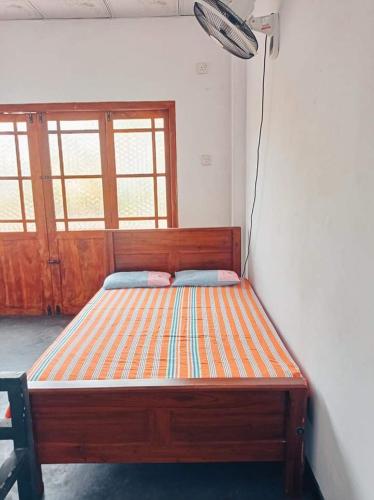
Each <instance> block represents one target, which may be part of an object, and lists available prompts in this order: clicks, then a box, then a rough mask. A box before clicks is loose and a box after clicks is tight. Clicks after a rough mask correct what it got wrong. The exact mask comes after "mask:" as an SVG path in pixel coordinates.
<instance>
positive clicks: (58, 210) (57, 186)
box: [52, 179, 64, 219]
mask: <svg viewBox="0 0 374 500" xmlns="http://www.w3.org/2000/svg"><path fill="white" fill-rule="evenodd" d="M52 182H53V198H54V200H55V217H56V219H63V218H64V205H63V201H62V187H61V181H60V180H57V179H53V181H52Z"/></svg>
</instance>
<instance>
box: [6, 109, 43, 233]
mask: <svg viewBox="0 0 374 500" xmlns="http://www.w3.org/2000/svg"><path fill="white" fill-rule="evenodd" d="M30 120H33V117H30V115H29V114H25V113H22V114H7V115H3V114H0V122H1V123H3V122H10V123H13V130H11V131H0V136H11V137H14V146H15V154H16V167H17V173H16V175H14V176H2V175H1V173H0V182H1V181H16V182H17V183H18V189H19V196H20V198H19V201H20V209H21V218H20V219H3V218H1V214H0V223H14V224H20V225H22V231H9V233H11V234H22V233H35V232H36V231H37V228H36V224H37V215H36V207H35V192H34V191H35V188H34V183H33V171H32V166H31V163H32V159H31V152H30V150H31V148H30V137H29V123H30ZM19 122H22V123H25V124H26V130H25V131H20V130H18V129H17V123H19ZM20 136H22V137H26V139H27V143H28V155H29V163H30V174H29V175H24V174H23V173H22V167H21V153H20V145H19V137H20ZM24 181H29V182H31V190H32V200H33V210H34V217H33V218H32V219H31V218H29V217H27V215H26V208H25V195H24V187H23V182H24ZM28 224H34V226H35V229H32V230H30V229H29V228H28ZM4 233H7V231H1V234H4Z"/></svg>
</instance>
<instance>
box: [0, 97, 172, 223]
mask: <svg viewBox="0 0 374 500" xmlns="http://www.w3.org/2000/svg"><path fill="white" fill-rule="evenodd" d="M79 112H82V113H84V112H85V113H87V114H88V113H89V112H92V114H93V115H94V114H95V112H96V113H97V112H100V113H101V114H102V113H103V112H106V116H107V117H110V116H111V114H116V115H119V114H124V115H126V118H130V117H131V115H132V114H133V116H134V117H135V116H136V117H139V113H144V114H147V117H150V118H152V125H154V118H155V117H159V116H162V117H164V119H165V121H166V123H165V153H166V154H165V156H166V165H165V178H166V179H168V182H166V186H167V204H168V205H167V218H166V217H161V218H159V217H158V213H157V201H156V200H157V198H155V209H156V210H155V216H154V217H149V218H147V217H141V218H133V217H126V218H123V217H120V218H119V217H118V207H117V193H116V192H112V191H113V185H114V184H115V183H116V180H117V177H118V175H117V174H116V173H115V162H114V157H113V155H114V148H113V144H108V142H110V141H113V140H114V136H113V133H112V134H107V133H105V134H102V133H100V138H101V142H102V143H101V155H102V175H101V177H102V182H103V191H104V192H105V193H106V195H104V199H103V201H104V215H105V224H106V227H107V228H108V227H110V228H118V224H119V219H120V220H137V219H141V220H147V219H148V220H151V219H152V220H155V224H156V227H157V226H158V222H157V221H158V220H159V219H165V220H167V223H168V224H167V225H168V227H178V201H177V158H176V116H175V102H174V101H136V102H90V103H74V102H73V103H35V104H0V117H2V116H6V115H7V114H11V115H12V117H14V115H15V114H16V113H25V114H27V113H33V114H34V113H35V114H37V115H38V116H39V121H40V122H42V121H43V119H44V120H45V121H46V120H52V119H53V114H54V113H55V114H56V116H57V114H64V115H65V116H66V117H68V116H69V114H70V116H71V117H73V116H75V118H76V117H77V114H79ZM60 119H61V118H60ZM86 119H87V118H86ZM96 119H97V118H96ZM106 125H107V126H108V124H106ZM44 126H45V133H46V134H45V135H46V137H45V139H48V131H47V129H46V123H45V124H44ZM101 126H102V124H100V123H99V127H101ZM138 130H139V129H138ZM150 130H152V149H153V156H154V155H155V148H154V134H155V128H154V127H152V129H150ZM110 136H111V137H110ZM103 137H104V140H105V142H106V143H103V140H102V138H103ZM42 150H44V158H45V160H46V159H47V157H48V162H47V163H48V164H49V154H48V155H47V154H45V152H46V151H48V145H46V144H44V146H43V145H42ZM42 154H43V153H42ZM155 169H156V166H155V158H154V172H153V176H154V179H155V180H154V189H157V175H158V174H157V172H155ZM47 170H48V171H47V172H46V174H47V175H49V176H50V175H51V171H50V166H49V168H48V169H47ZM113 176H115V179H113ZM141 176H142V175H141V174H139V177H141ZM147 176H148V174H147ZM82 177H84V176H82ZM120 177H125V175H120ZM129 177H132V178H134V177H137V175H132V174H131V175H129ZM114 180H115V182H113V181H114ZM49 205H51V204H50V203H49ZM49 208H52V206H49ZM65 208H66V207H65ZM50 213H51V212H50ZM52 214H53V218H54V207H53V212H52ZM65 215H66V214H65ZM108 219H109V220H108ZM69 220H73V219H69ZM92 220H93V219H92ZM48 225H49V224H48ZM65 225H66V221H65ZM49 227H50V229H52V228H51V226H49Z"/></svg>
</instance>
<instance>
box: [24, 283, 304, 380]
mask: <svg viewBox="0 0 374 500" xmlns="http://www.w3.org/2000/svg"><path fill="white" fill-rule="evenodd" d="M220 377H223V378H228V377H239V378H243V377H301V373H300V370H299V368H298V367H297V365H296V363H295V362H294V361H293V359H292V358H291V356H290V354H289V353H288V352H287V350H286V348H285V346H284V344H283V343H282V341H281V339H280V337H279V336H278V334H277V332H276V331H275V329H274V327H273V325H272V324H271V322H270V320H269V318H268V317H267V316H266V314H265V312H264V310H263V308H262V306H261V304H260V302H259V300H258V298H257V297H256V295H255V293H254V291H253V289H252V288H251V286H250V284H249V282H248V281H247V280H242V281H241V283H240V284H238V285H235V286H226V287H214V288H213V287H175V288H158V289H150V288H144V289H140V288H136V289H123V290H104V289H101V290H99V292H98V293H97V294H96V295H95V296H94V297H93V299H92V300H91V301H90V302H89V303H88V304H87V305H86V306H85V307H84V308H83V309H82V311H81V312H80V313H79V314H78V315H77V316H76V317H75V318H74V319H73V320H72V322H71V323H70V324H69V325H68V326H67V327H66V328H65V330H64V331H63V332H62V333H61V334H60V335H59V337H57V339H56V340H55V342H53V344H52V345H51V346H50V347H49V348H48V349H47V350H46V351H45V352H44V354H43V355H42V356H41V357H40V358H39V359H38V360H37V361H36V363H35V364H34V366H33V367H32V369H31V370H30V372H29V374H28V379H29V381H66V380H116V379H150V378H154V379H160V378H220Z"/></svg>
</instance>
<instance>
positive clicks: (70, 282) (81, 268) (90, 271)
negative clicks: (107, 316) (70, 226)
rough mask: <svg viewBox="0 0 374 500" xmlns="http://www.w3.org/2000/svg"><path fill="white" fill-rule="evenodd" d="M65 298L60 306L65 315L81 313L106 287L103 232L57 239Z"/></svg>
mask: <svg viewBox="0 0 374 500" xmlns="http://www.w3.org/2000/svg"><path fill="white" fill-rule="evenodd" d="M56 246H57V254H58V260H59V261H60V264H59V265H56V266H55V267H56V271H57V270H58V267H59V279H60V283H61V294H60V300H61V302H60V303H59V304H56V305H57V306H59V307H60V309H61V310H62V311H63V312H64V314H75V313H77V312H79V311H80V309H81V308H82V307H83V305H84V304H86V303H87V302H88V301H89V300H90V299H91V298H92V296H93V295H94V294H95V293H96V292H97V291H98V290H99V288H100V287H101V286H102V284H103V281H104V278H105V276H106V254H105V235H104V233H103V232H84V233H83V232H82V233H73V232H69V233H60V234H58V235H57V238H56Z"/></svg>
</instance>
